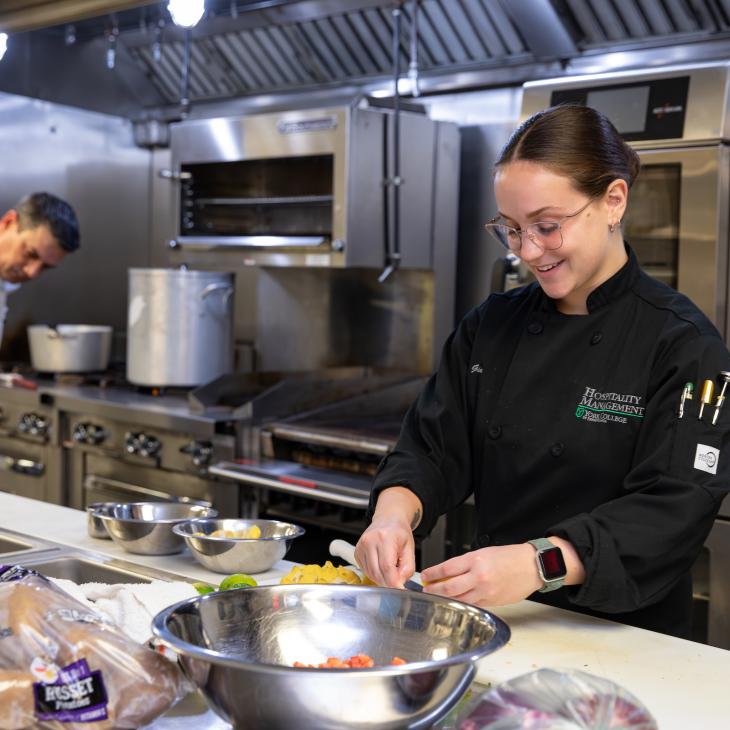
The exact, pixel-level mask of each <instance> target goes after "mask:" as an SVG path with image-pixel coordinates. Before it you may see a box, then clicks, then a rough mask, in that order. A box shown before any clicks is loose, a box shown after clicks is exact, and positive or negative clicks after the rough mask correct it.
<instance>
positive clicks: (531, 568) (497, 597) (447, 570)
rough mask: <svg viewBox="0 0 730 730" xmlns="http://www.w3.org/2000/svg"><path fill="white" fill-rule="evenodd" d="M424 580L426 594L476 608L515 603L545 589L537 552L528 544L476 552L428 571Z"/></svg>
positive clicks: (422, 576) (423, 577) (502, 546)
mask: <svg viewBox="0 0 730 730" xmlns="http://www.w3.org/2000/svg"><path fill="white" fill-rule="evenodd" d="M421 578H422V579H423V583H424V586H425V587H424V591H425V592H426V593H435V594H437V595H440V596H446V597H448V598H455V599H457V600H459V601H464V602H465V603H472V604H474V605H476V606H504V605H507V604H509V603H516V602H517V601H521V600H522V599H523V598H527V596H529V595H530V594H532V593H534V592H535V591H537V590H539V589H540V588H542V580H541V579H540V575H539V573H538V572H537V563H536V562H535V548H534V547H532V545H529V544H527V543H525V544H522V545H500V546H495V547H486V548H482V549H481V550H473V551H472V552H469V553H465V554H464V555H459V556H458V557H456V558H451V559H450V560H447V561H445V562H443V563H440V564H439V565H434V566H433V567H431V568H427V569H426V570H424V571H422V572H421ZM427 584H428V585H427Z"/></svg>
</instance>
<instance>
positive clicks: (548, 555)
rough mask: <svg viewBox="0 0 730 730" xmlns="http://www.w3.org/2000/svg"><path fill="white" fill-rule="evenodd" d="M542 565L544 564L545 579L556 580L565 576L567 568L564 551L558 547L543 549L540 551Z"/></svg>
mask: <svg viewBox="0 0 730 730" xmlns="http://www.w3.org/2000/svg"><path fill="white" fill-rule="evenodd" d="M540 565H541V566H542V574H543V576H544V577H545V580H556V579H557V578H565V574H566V573H567V570H566V568H565V560H563V553H562V551H561V550H560V548H558V547H553V548H550V549H548V550H543V551H542V552H541V553H540Z"/></svg>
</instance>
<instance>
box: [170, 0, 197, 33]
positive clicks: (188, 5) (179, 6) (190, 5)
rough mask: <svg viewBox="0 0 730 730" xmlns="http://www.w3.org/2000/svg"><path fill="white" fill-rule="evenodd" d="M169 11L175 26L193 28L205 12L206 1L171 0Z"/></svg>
mask: <svg viewBox="0 0 730 730" xmlns="http://www.w3.org/2000/svg"><path fill="white" fill-rule="evenodd" d="M167 10H168V12H169V13H170V15H171V16H172V20H173V22H174V23H175V25H180V26H182V27H183V28H192V27H193V26H195V25H197V24H198V21H199V20H200V19H201V18H202V17H203V13H204V12H205V0H169V2H168V3H167Z"/></svg>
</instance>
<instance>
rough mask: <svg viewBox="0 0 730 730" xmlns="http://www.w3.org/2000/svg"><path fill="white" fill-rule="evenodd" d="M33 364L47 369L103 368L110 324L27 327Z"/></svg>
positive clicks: (108, 352)
mask: <svg viewBox="0 0 730 730" xmlns="http://www.w3.org/2000/svg"><path fill="white" fill-rule="evenodd" d="M28 342H29V344H30V360H31V364H32V365H33V368H34V369H35V370H38V371H40V372H49V373H88V372H94V371H97V370H106V368H107V367H108V366H109V356H110V355H111V348H112V328H111V327H107V326H106V325H91V324H59V325H58V326H56V327H49V326H48V325H45V324H34V325H31V326H30V327H28Z"/></svg>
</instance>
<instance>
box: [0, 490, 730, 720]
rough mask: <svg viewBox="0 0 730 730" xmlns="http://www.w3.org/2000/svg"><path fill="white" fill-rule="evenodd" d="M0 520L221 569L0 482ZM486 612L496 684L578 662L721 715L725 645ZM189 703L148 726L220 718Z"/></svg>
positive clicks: (587, 622) (727, 661)
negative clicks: (147, 546)
mask: <svg viewBox="0 0 730 730" xmlns="http://www.w3.org/2000/svg"><path fill="white" fill-rule="evenodd" d="M0 528H4V529H8V530H13V531H15V532H18V533H25V534H28V535H32V536H37V537H40V538H44V539H46V540H51V541H53V542H57V543H61V544H63V545H66V546H71V547H75V548H79V549H82V550H87V551H93V552H96V553H100V554H102V555H105V556H108V557H111V558H116V559H121V560H124V561H126V562H133V563H138V564H140V565H145V566H148V567H152V568H156V569H158V570H165V571H169V572H171V573H175V574H177V575H180V576H184V577H187V578H191V579H194V580H201V581H207V582H211V583H217V582H219V581H220V579H221V577H222V576H220V575H219V574H217V573H211V572H210V571H208V570H205V569H204V568H203V567H202V566H200V565H199V564H198V563H196V562H195V561H194V559H193V557H192V556H191V555H190V554H188V553H187V551H186V552H184V553H181V554H180V555H172V556H162V557H149V556H144V555H131V554H130V553H127V552H125V551H123V550H122V549H121V548H119V547H117V546H116V545H114V544H113V543H112V542H111V541H108V540H94V539H93V538H90V537H88V535H87V533H86V514H85V513H84V512H81V511H79V510H72V509H68V508H66V507H58V506H57V505H52V504H47V503H45V502H37V501H35V500H30V499H25V498H23V497H16V496H13V495H9V494H5V493H2V492H0ZM324 559H326V556H323V560H324ZM18 562H20V561H18ZM291 565H292V564H291V563H289V562H287V561H281V562H280V563H277V565H276V566H274V569H273V570H271V571H268V572H267V573H262V574H258V575H256V576H255V578H256V580H257V581H258V582H259V583H261V584H272V583H278V581H279V578H280V577H281V576H282V575H283V574H285V573H286V572H288V570H289V569H290V567H291ZM494 613H496V614H498V615H499V616H500V617H501V618H503V619H504V620H505V621H506V622H507V623H508V624H509V626H510V629H511V630H512V638H511V640H510V641H509V643H508V644H507V645H506V646H505V647H504V648H503V649H501V650H500V651H498V652H496V653H495V654H493V655H491V656H488V657H486V658H485V659H483V660H481V661H480V662H479V668H478V672H477V678H476V679H477V681H478V682H481V683H483V684H488V683H491V684H497V683H499V682H503V681H505V680H507V679H510V678H512V677H515V676H517V675H519V674H523V673H525V672H530V671H532V670H534V669H537V668H539V667H552V668H557V669H560V668H573V669H581V670H584V671H587V672H591V673H593V674H596V675H599V676H601V677H605V678H607V679H611V680H613V681H614V682H617V683H618V684H620V685H621V686H622V687H624V688H625V689H627V690H628V691H629V692H631V693H632V694H634V695H635V696H636V697H637V698H638V699H639V700H641V701H642V702H643V703H644V704H645V705H646V706H647V708H648V709H649V710H650V711H651V712H652V714H653V715H654V717H655V718H656V720H657V722H658V723H659V727H660V728H661V730H715V728H721V727H727V726H728V724H730V719H729V717H730V702H729V701H728V695H729V694H730V689H729V688H728V684H729V683H730V651H725V650H723V649H716V648H714V647H710V646H705V645H704V644H697V643H695V642H691V641H685V640H682V639H675V638H673V637H669V636H665V635H663V634H657V633H654V632H652V631H645V630H643V629H636V628H632V627H629V626H624V625H621V624H616V623H613V622H610V621H602V620H600V619H594V618H590V617H588V616H583V615H582V614H578V613H573V612H571V611H563V610H561V609H557V608H551V607H548V606H542V605H540V604H537V603H533V602H531V601H522V602H521V603H519V604H515V605H514V606H504V607H500V608H498V609H495V611H494ZM191 708H192V709H191V710H190V713H191V715H192V714H194V713H198V714H197V715H196V717H197V718H198V719H197V721H196V724H195V725H192V724H191V725H188V724H187V721H184V720H183V717H181V716H179V715H178V716H177V717H170V718H169V719H163V720H160V721H158V722H159V724H158V722H156V723H154V725H153V727H154V728H155V730H157V728H158V727H159V728H160V729H162V728H173V727H175V728H177V729H179V730H183V728H186V727H195V728H196V730H202V728H208V729H209V730H213V729H214V728H215V729H216V730H217V729H218V728H226V727H228V726H227V725H226V724H225V723H222V722H221V721H219V720H217V718H215V717H214V716H213V715H212V713H210V712H204V710H203V709H202V708H200V706H199V705H195V706H192V705H191ZM200 713H204V714H203V715H201V714H200ZM203 718H205V719H203ZM201 721H202V722H201Z"/></svg>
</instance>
